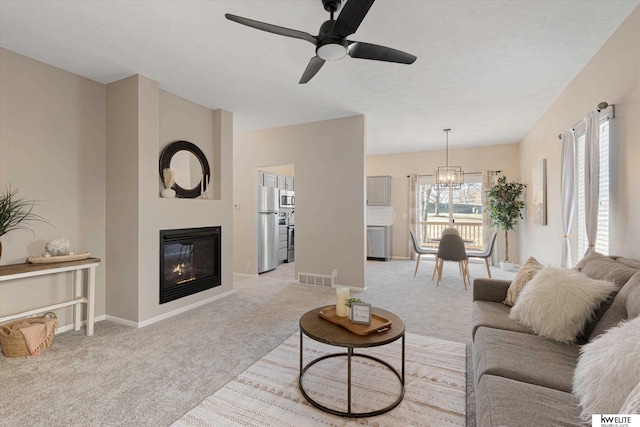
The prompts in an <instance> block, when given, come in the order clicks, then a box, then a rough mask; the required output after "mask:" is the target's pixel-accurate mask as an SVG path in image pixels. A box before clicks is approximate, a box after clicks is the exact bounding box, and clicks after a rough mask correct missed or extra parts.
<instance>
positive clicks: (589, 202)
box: [584, 110, 600, 255]
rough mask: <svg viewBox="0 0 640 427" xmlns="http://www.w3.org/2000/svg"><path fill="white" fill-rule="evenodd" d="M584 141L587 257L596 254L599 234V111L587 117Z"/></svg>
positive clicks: (594, 111)
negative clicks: (592, 253)
mask: <svg viewBox="0 0 640 427" xmlns="http://www.w3.org/2000/svg"><path fill="white" fill-rule="evenodd" d="M584 120H585V140H584V156H585V161H584V167H585V170H584V209H585V230H586V234H587V241H588V242H589V246H588V247H587V251H586V252H585V255H587V254H589V253H591V252H594V251H595V246H596V236H597V234H598V202H599V200H600V198H599V192H600V113H599V112H598V111H597V110H593V111H592V112H590V113H589V114H588V115H587V117H585V119H584Z"/></svg>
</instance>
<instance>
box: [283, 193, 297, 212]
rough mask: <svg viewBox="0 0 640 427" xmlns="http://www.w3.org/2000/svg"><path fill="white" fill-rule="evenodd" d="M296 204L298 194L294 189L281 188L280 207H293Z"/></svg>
mask: <svg viewBox="0 0 640 427" xmlns="http://www.w3.org/2000/svg"><path fill="white" fill-rule="evenodd" d="M295 205H296V196H295V193H294V192H293V191H289V190H280V207H281V208H293V207H294V206H295Z"/></svg>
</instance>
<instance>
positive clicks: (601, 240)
mask: <svg viewBox="0 0 640 427" xmlns="http://www.w3.org/2000/svg"><path fill="white" fill-rule="evenodd" d="M576 136H577V139H576V162H577V165H576V167H577V169H578V173H577V188H576V217H575V219H574V227H573V230H574V231H573V233H572V239H571V240H572V243H573V244H574V248H575V250H574V251H573V258H574V262H577V261H579V260H580V259H582V257H583V256H584V254H585V252H586V250H587V246H588V242H587V234H586V230H585V206H584V203H585V200H584V192H585V188H584V166H585V165H584V162H585V159H584V143H585V137H584V130H581V131H576ZM595 249H596V252H599V253H601V254H604V255H608V254H609V119H608V117H604V118H602V119H601V120H600V200H599V203H598V234H597V236H596V247H595Z"/></svg>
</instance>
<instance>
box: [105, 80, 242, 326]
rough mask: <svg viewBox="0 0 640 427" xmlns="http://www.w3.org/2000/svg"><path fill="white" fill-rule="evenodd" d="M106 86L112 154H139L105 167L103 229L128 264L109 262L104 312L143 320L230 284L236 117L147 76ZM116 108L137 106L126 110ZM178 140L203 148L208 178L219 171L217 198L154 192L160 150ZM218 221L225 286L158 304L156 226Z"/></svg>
mask: <svg viewBox="0 0 640 427" xmlns="http://www.w3.org/2000/svg"><path fill="white" fill-rule="evenodd" d="M107 93H108V105H107V116H108V118H109V119H108V135H109V137H108V143H109V144H108V151H109V154H110V155H109V158H115V159H116V160H115V161H118V159H119V157H120V156H119V155H118V153H119V152H120V150H126V151H129V150H132V149H133V151H134V152H133V153H131V157H132V158H133V159H137V161H136V160H132V159H131V158H129V159H127V160H126V164H123V165H122V166H120V167H118V168H116V167H113V168H112V167H111V166H109V169H108V178H107V188H108V189H109V191H108V193H109V195H112V194H113V200H111V199H109V209H110V210H109V211H108V215H107V224H108V226H109V227H113V233H112V232H111V229H110V228H109V230H108V231H109V235H108V236H109V237H108V238H109V244H108V248H109V253H110V254H111V253H113V256H114V257H116V256H117V257H121V258H124V259H125V262H126V266H127V268H124V267H123V266H120V265H118V264H115V263H114V264H110V265H109V267H108V276H107V277H108V279H109V287H108V289H107V294H108V301H109V304H108V306H107V312H108V313H109V315H110V316H113V317H114V318H117V319H116V320H125V321H129V322H132V323H134V324H138V325H140V324H145V323H146V322H149V321H152V320H154V319H157V318H159V317H162V316H164V315H167V314H168V313H172V312H176V311H179V310H181V309H183V308H185V307H189V306H191V305H193V304H197V303H199V302H201V301H203V300H208V299H211V298H214V297H215V296H217V295H221V294H224V293H226V292H230V291H231V290H232V289H233V276H232V274H233V271H232V269H231V268H229V266H231V263H232V257H231V250H232V249H231V246H232V240H233V239H232V228H233V227H232V210H231V203H232V202H231V194H232V182H231V180H232V171H231V167H230V166H231V164H232V150H233V127H232V120H233V118H232V115H231V114H230V113H228V112H226V111H222V110H215V111H212V110H209V109H207V108H205V107H202V106H200V105H197V104H195V103H192V102H190V101H188V100H186V99H183V98H180V97H178V96H175V95H173V94H170V93H168V92H165V91H161V90H160V89H159V86H158V83H157V82H155V81H153V80H151V79H148V78H146V77H144V76H133V77H130V78H128V79H125V80H121V81H119V82H115V83H112V84H110V85H108V87H107ZM120 110H125V111H128V112H131V110H136V113H135V114H123V113H121V112H120ZM123 129H125V130H126V131H124V130H123ZM112 135H113V138H112ZM177 140H187V141H189V142H192V143H194V144H195V145H197V146H198V147H199V148H200V149H201V150H202V151H203V153H205V155H206V156H207V159H208V161H209V164H210V167H211V170H212V175H213V179H214V180H215V179H216V177H219V178H218V181H219V182H218V183H216V184H215V185H214V187H217V188H218V190H217V191H218V192H219V193H220V194H219V196H220V198H219V200H203V199H177V198H176V199H163V198H161V197H160V196H159V192H160V190H161V188H162V184H161V180H160V176H159V173H158V162H159V156H160V153H161V152H162V150H163V149H164V147H165V146H166V145H167V144H169V143H171V142H175V141H177ZM132 147H133V148H132ZM216 153H219V155H216ZM125 165H126V166H125ZM121 173H123V174H125V175H127V176H133V177H134V179H133V181H132V182H123V181H122V180H121V177H120V174H121ZM128 203H134V206H133V207H132V209H130V210H129V211H128V212H121V211H120V210H118V209H117V208H116V206H123V205H126V204H128ZM112 208H113V209H112ZM218 225H220V226H222V285H221V286H219V287H216V288H213V289H209V290H206V291H203V292H200V293H197V294H194V295H190V296H188V297H185V298H181V299H178V300H175V301H171V302H168V303H165V304H162V305H160V304H159V285H158V284H159V280H160V279H159V256H158V254H159V231H160V230H163V229H172V228H191V227H207V226H218ZM119 229H126V230H127V233H130V234H128V238H127V239H122V240H120V239H119V238H118V236H119V235H121V232H119V231H120V230H119ZM131 239H134V240H135V241H133V242H131V241H129V240H131ZM112 278H113V279H114V280H112ZM125 299H126V300H125Z"/></svg>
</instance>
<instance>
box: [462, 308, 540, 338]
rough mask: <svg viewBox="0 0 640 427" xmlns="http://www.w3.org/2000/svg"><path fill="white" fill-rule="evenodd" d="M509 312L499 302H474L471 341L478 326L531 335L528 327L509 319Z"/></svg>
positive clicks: (531, 332)
mask: <svg viewBox="0 0 640 427" xmlns="http://www.w3.org/2000/svg"><path fill="white" fill-rule="evenodd" d="M509 310H510V308H509V307H508V306H506V305H504V304H502V303H501V302H492V301H474V303H473V320H472V324H473V330H472V331H471V339H472V340H473V339H474V337H475V334H476V330H477V329H478V328H479V327H480V326H487V327H489V328H496V329H504V330H507V331H515V332H523V333H526V334H533V331H532V330H531V329H529V328H528V327H526V326H524V325H521V324H520V323H518V322H516V321H515V320H511V319H509Z"/></svg>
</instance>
